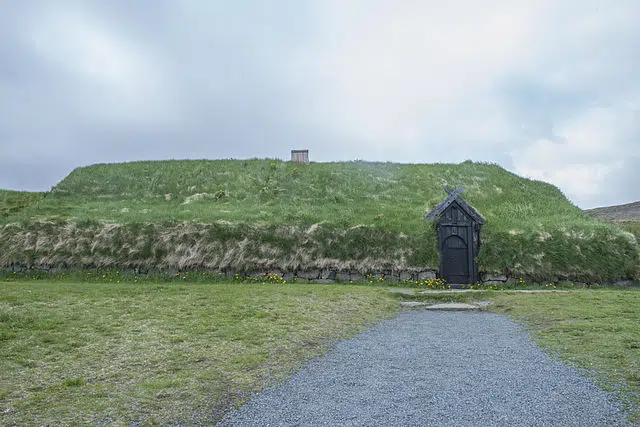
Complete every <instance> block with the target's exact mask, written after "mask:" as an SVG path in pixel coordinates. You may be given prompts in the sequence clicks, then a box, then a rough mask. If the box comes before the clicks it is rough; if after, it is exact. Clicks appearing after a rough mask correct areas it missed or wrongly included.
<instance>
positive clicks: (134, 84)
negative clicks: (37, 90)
mask: <svg viewBox="0 0 640 427" xmlns="http://www.w3.org/2000/svg"><path fill="white" fill-rule="evenodd" d="M31 42H32V46H33V48H34V50H35V51H36V52H37V54H39V55H40V56H41V57H42V58H43V59H45V60H46V61H48V62H50V63H51V64H54V65H55V66H56V67H57V68H58V70H60V71H63V72H66V73H68V74H69V75H70V76H71V77H72V78H73V79H74V81H75V88H70V89H71V90H70V91H69V93H68V95H69V96H71V94H72V93H73V92H74V89H75V91H77V92H78V93H80V94H81V96H79V98H78V99H77V100H76V102H77V109H78V110H77V111H78V114H79V115H80V116H85V115H92V119H98V120H102V119H107V120H116V121H118V122H121V123H122V122H125V123H149V122H150V121H159V120H167V119H170V118H171V117H175V114H176V111H175V108H173V106H172V101H173V99H172V94H171V84H170V82H169V81H168V79H167V78H166V76H165V75H163V68H164V67H163V64H162V62H161V61H160V60H159V59H158V58H157V57H154V55H153V54H152V53H151V51H150V49H149V48H148V47H146V46H144V45H141V44H137V43H135V42H133V41H131V40H129V39H127V38H126V37H124V35H123V34H119V33H117V32H115V31H112V30H111V29H110V28H109V26H108V25H106V24H105V23H103V22H101V21H100V19H98V18H96V17H95V16H94V15H93V14H91V13H88V12H86V11H84V10H64V9H60V8H56V9H51V10H48V11H47V12H45V13H42V14H41V15H39V20H36V21H35V23H34V24H33V28H32V31H31Z"/></svg>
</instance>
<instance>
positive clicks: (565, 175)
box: [512, 107, 640, 207]
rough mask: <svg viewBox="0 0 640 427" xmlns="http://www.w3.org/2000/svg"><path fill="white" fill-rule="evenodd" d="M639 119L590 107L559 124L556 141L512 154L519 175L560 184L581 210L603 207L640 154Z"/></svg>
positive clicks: (622, 111)
mask: <svg viewBox="0 0 640 427" xmlns="http://www.w3.org/2000/svg"><path fill="white" fill-rule="evenodd" d="M637 126H638V123H637V115H636V114H635V112H633V111H630V110H629V109H628V108H616V107H609V108H602V107H596V108H588V109H586V110H584V111H583V112H582V113H581V114H579V115H576V116H574V117H570V118H569V119H567V120H565V121H563V122H560V123H559V124H558V125H557V126H556V127H555V128H554V133H555V135H556V136H557V141H555V142H554V141H550V140H548V139H539V140H537V141H534V142H533V143H531V144H530V145H526V146H524V147H520V148H516V149H514V150H513V151H512V157H513V164H514V167H515V171H516V172H517V173H519V174H521V175H524V176H527V177H530V178H534V179H540V180H543V181H547V182H550V183H552V184H555V185H556V186H558V187H560V188H561V189H562V190H564V192H565V194H567V196H568V197H569V198H570V199H571V200H573V201H574V202H576V203H577V204H578V205H580V206H581V207H594V206H595V205H598V203H599V202H598V201H597V199H598V198H602V194H603V193H606V192H607V191H608V190H609V188H608V180H609V179H610V178H611V177H612V175H614V174H618V173H621V172H622V169H623V168H624V165H625V163H624V159H625V158H626V157H627V156H628V155H634V154H635V155H637V154H638V153H639V151H640V150H639V142H640V141H638V139H637V138H638V137H639V136H640V133H639V132H638V131H637V130H638V129H637Z"/></svg>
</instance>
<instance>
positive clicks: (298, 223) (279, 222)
mask: <svg viewBox="0 0 640 427" xmlns="http://www.w3.org/2000/svg"><path fill="white" fill-rule="evenodd" d="M447 184H448V185H449V186H450V187H454V188H455V187H457V186H458V185H462V186H464V188H465V191H464V193H463V194H462V197H463V198H464V199H465V200H466V201H467V202H468V203H469V204H470V205H472V206H473V207H474V208H475V209H477V210H478V211H479V212H480V214H482V215H483V216H484V217H485V219H486V222H485V225H484V227H483V230H482V235H481V237H482V246H481V253H480V268H481V270H486V271H494V272H510V273H514V274H525V275H529V276H534V277H542V276H549V277H551V276H554V277H564V276H567V277H569V276H576V277H578V276H580V275H581V274H582V275H583V276H584V277H607V278H612V277H614V276H624V275H627V276H628V275H629V274H632V273H631V271H632V270H634V269H635V263H636V258H637V252H636V249H635V240H631V239H629V236H628V235H625V234H624V233H623V232H621V231H620V230H619V229H617V228H615V227H613V226H611V225H608V224H604V223H601V222H600V221H598V220H595V219H593V218H590V217H588V216H587V215H585V214H584V213H583V212H582V211H581V210H580V209H579V208H578V207H576V206H574V205H573V204H571V203H570V202H569V201H568V200H567V199H566V197H565V196H564V195H563V194H562V193H561V192H560V191H559V190H558V189H557V188H556V187H554V186H552V185H550V184H547V183H544V182H540V181H532V180H528V179H524V178H522V177H519V176H517V175H515V174H513V173H510V172H508V171H506V170H504V169H503V168H501V167H500V166H497V165H494V164H483V163H472V162H470V161H468V162H464V163H461V164H397V163H370V162H335V163H311V164H309V165H304V164H296V163H291V162H283V161H280V160H269V159H267V160H258V159H252V160H171V161H144V162H132V163H122V164H98V165H93V166H88V167H83V168H78V169H76V170H74V171H73V172H72V173H71V174H70V175H69V176H68V177H66V178H65V179H64V180H63V181H62V182H60V183H59V184H58V185H56V186H55V187H54V188H53V189H52V191H51V192H50V193H49V194H47V196H46V197H45V198H44V199H42V200H40V201H39V202H38V203H37V204H33V205H31V206H27V207H26V208H24V209H22V210H20V211H19V212H17V213H15V214H12V215H11V214H10V215H8V216H6V215H5V216H4V217H2V218H0V221H2V222H3V223H5V224H6V223H18V224H26V223H29V224H31V226H33V224H34V223H36V222H42V221H54V222H67V223H69V222H72V223H74V224H78V223H87V224H88V223H92V224H95V223H100V224H112V225H114V224H116V225H117V224H119V225H122V226H132V227H137V226H136V225H135V224H149V225H150V226H152V227H154V229H155V230H157V232H160V231H159V230H160V228H162V227H176V226H177V225H178V224H180V223H184V222H190V223H197V224H202V226H203V227H214V228H216V230H217V231H215V232H213V231H212V232H210V233H209V237H208V239H210V240H211V241H214V240H216V239H218V237H216V233H218V235H220V236H222V235H226V236H227V237H228V240H225V241H226V242H227V243H228V242H230V241H232V240H233V239H240V238H241V237H242V239H244V238H245V237H247V236H250V235H257V234H261V235H262V236H263V237H261V238H257V237H256V238H257V239H258V240H260V239H262V240H263V241H262V244H263V246H264V245H267V246H269V245H271V246H273V247H274V248H275V249H277V250H278V251H279V255H274V256H275V258H279V259H281V261H282V263H284V260H286V259H290V257H289V255H290V254H289V252H288V251H293V250H299V249H300V248H299V247H298V246H299V244H298V243H297V242H291V241H287V242H284V241H283V240H282V238H276V235H283V234H286V230H289V233H290V234H291V235H295V234H296V232H294V231H292V230H293V229H295V230H308V229H309V228H310V227H315V229H320V230H323V232H324V233H325V234H326V235H325V236H324V238H326V239H328V241H327V242H325V243H323V244H322V245H321V246H324V247H325V248H324V249H322V250H320V252H318V253H317V254H316V255H317V256H320V255H323V256H324V258H326V259H335V260H338V259H341V260H342V261H344V262H347V261H348V260H347V259H346V258H354V257H355V258H358V259H361V258H363V257H364V258H366V256H367V250H368V251H369V252H370V253H377V258H376V259H379V260H384V259H385V257H386V258H389V259H388V260H387V261H390V262H389V263H387V264H385V265H387V266H389V265H395V266H398V267H399V268H400V267H401V266H403V265H405V266H412V267H416V268H418V267H421V266H431V267H434V266H437V265H438V261H437V251H436V249H435V237H434V233H433V230H432V226H431V225H430V224H426V223H425V222H424V220H423V218H424V215H425V213H427V212H428V211H429V210H430V209H432V208H433V207H435V206H436V205H437V204H438V203H439V202H441V201H442V200H443V199H444V198H445V197H446V192H445V191H444V186H445V185H447ZM225 227H226V228H228V229H233V230H235V231H234V232H233V233H231V234H232V236H230V235H229V233H226V232H224V233H223V232H222V231H221V229H222V228H225ZM238 229H243V230H245V231H246V233H248V234H247V235H246V236H245V235H244V234H242V233H243V232H239V231H238ZM357 230H360V231H357ZM225 233H226V234H225ZM234 233H235V234H234ZM238 233H239V234H238ZM256 233H257V234H256ZM265 233H266V234H265ZM365 234H366V236H368V237H365V236H364V235H365ZM266 235H271V237H265V236H266ZM356 235H358V236H356ZM234 236H235V237H234ZM243 236H244V237H243ZM340 236H342V237H340ZM345 236H347V237H345ZM383 236H386V237H383ZM390 236H393V237H390ZM318 238H320V237H318ZM296 239H297V238H296ZM403 239H404V240H403ZM391 240H393V241H394V242H395V243H393V244H391V243H390V241H391ZM377 241H380V242H384V241H387V243H388V244H389V247H388V249H389V251H391V252H389V253H388V254H386V255H385V251H384V250H381V249H379V248H372V247H371V245H374V244H375V242H377ZM0 243H1V242H0ZM316 243H317V242H316ZM362 245H368V246H369V247H364V248H363V247H361V246H362ZM263 249H264V248H263ZM265 251H266V252H268V250H266V249H265V250H263V252H265ZM319 254H320V255H319ZM288 257H289V258H288ZM391 258H394V260H393V262H391ZM399 258H402V259H399ZM253 259H254V261H255V260H256V259H257V258H255V257H254V258H253ZM614 261H615V263H616V265H614ZM5 262H6V261H5ZM275 264H278V262H277V261H275ZM298 264H299V263H298ZM302 264H304V262H303V263H302ZM299 266H300V267H302V265H299ZM581 271H583V272H584V273H580V272H581Z"/></svg>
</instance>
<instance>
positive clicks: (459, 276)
mask: <svg viewBox="0 0 640 427" xmlns="http://www.w3.org/2000/svg"><path fill="white" fill-rule="evenodd" d="M463 190H464V188H463V187H462V186H460V187H458V188H457V189H456V190H451V189H450V188H449V186H446V187H445V191H446V192H447V194H448V196H447V198H446V199H445V200H444V201H442V203H440V204H439V205H438V206H436V208H435V209H434V210H432V211H431V212H429V213H428V214H427V216H426V217H425V221H433V220H435V221H436V230H437V233H438V251H439V252H440V278H442V279H444V280H445V281H446V282H447V283H449V284H474V283H477V282H478V262H477V256H478V250H479V249H480V228H481V226H482V224H483V223H484V218H483V217H482V215H480V214H479V213H478V211H476V210H475V209H474V208H473V207H471V206H470V205H469V204H467V202H465V201H464V200H463V199H462V198H461V197H460V194H461V193H462V191H463Z"/></svg>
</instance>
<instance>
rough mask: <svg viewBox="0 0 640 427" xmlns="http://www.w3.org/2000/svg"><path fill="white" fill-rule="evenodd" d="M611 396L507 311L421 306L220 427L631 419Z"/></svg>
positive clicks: (347, 344)
mask: <svg viewBox="0 0 640 427" xmlns="http://www.w3.org/2000/svg"><path fill="white" fill-rule="evenodd" d="M608 398H611V396H610V395H607V394H606V393H605V392H603V391H602V390H600V389H599V388H597V387H596V386H595V385H593V383H592V382H591V381H590V380H588V379H586V378H584V377H582V376H580V375H579V374H578V373H577V371H575V370H574V369H571V368H569V367H567V366H565V365H563V364H561V363H558V362H556V361H554V360H553V359H551V358H550V357H549V356H547V355H546V354H544V353H543V352H542V351H541V350H540V349H539V348H538V347H537V346H536V345H535V344H533V343H532V342H531V341H530V340H529V338H528V336H527V334H526V333H525V332H524V331H523V330H522V328H521V327H519V326H518V325H516V324H515V323H513V322H511V321H510V320H509V319H507V318H506V317H504V316H500V315H496V314H489V313H482V312H426V311H413V312H404V313H401V314H400V315H399V316H398V317H396V318H395V319H393V320H389V321H386V322H384V323H382V324H381V325H379V326H377V327H375V328H372V329H370V330H368V331H367V332H365V333H363V334H360V335H358V336H357V337H355V338H354V339H351V340H348V341H343V342H340V343H338V344H337V345H336V346H335V347H334V348H333V349H332V351H331V352H329V353H328V354H326V355H324V356H322V357H320V358H318V359H316V360H314V361H313V362H312V363H310V364H309V365H308V366H307V367H306V368H304V369H303V370H301V371H300V372H298V373H297V374H295V375H293V376H292V377H291V378H290V379H289V380H288V381H287V382H285V383H283V384H282V385H280V386H278V387H273V388H270V389H267V390H265V391H263V392H261V393H259V394H257V395H256V396H255V397H254V398H253V399H252V400H251V401H250V402H249V403H248V404H246V405H245V406H243V407H241V408H240V409H239V410H238V411H235V412H233V413H231V414H230V415H229V416H228V417H227V418H225V419H224V420H223V421H222V422H221V423H220V424H219V425H222V426H267V425H268V426H292V425H303V426H338V425H362V426H404V425H421V426H429V425H433V426H442V425H455V426H494V425H500V426H504V425H523V426H528V425H531V426H547V425H548V426H603V425H626V424H625V422H624V416H623V415H622V414H621V413H620V411H619V409H618V407H617V406H616V404H615V403H611V401H609V400H608Z"/></svg>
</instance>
